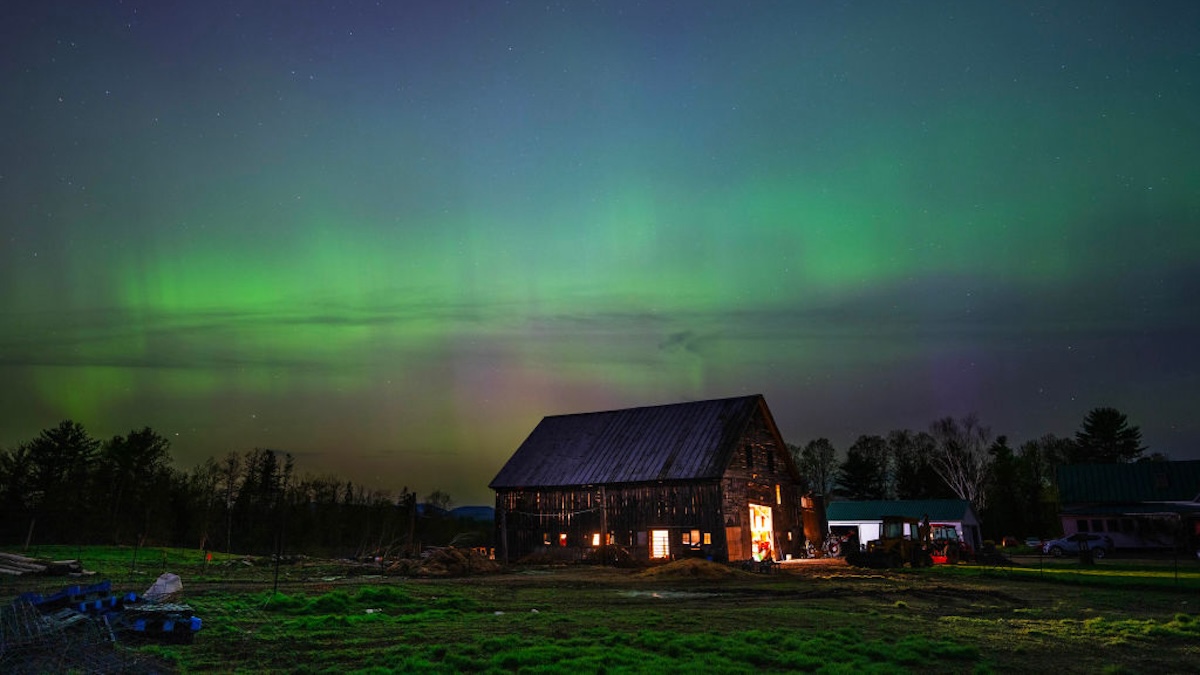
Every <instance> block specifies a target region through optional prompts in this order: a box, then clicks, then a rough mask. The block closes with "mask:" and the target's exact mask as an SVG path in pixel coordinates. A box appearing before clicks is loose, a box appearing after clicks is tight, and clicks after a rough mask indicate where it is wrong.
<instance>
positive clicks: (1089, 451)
mask: <svg viewBox="0 0 1200 675" xmlns="http://www.w3.org/2000/svg"><path fill="white" fill-rule="evenodd" d="M1075 446H1076V454H1075V457H1073V461H1074V462H1075V463H1077V464H1114V463H1117V462H1132V461H1134V460H1135V459H1137V458H1139V457H1141V456H1142V453H1143V452H1145V451H1146V448H1145V447H1143V446H1142V431H1141V429H1139V428H1138V427H1136V426H1132V427H1131V426H1129V420H1128V419H1126V417H1125V414H1124V413H1122V412H1121V411H1119V410H1117V409H1116V408H1092V410H1090V411H1089V412H1088V414H1087V417H1085V418H1084V420H1083V426H1082V427H1080V429H1079V431H1077V432H1076V433H1075Z"/></svg>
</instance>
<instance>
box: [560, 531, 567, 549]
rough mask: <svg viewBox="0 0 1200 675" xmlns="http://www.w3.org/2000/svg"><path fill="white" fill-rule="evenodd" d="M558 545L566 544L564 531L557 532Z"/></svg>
mask: <svg viewBox="0 0 1200 675" xmlns="http://www.w3.org/2000/svg"><path fill="white" fill-rule="evenodd" d="M558 545H559V546H566V545H567V533H566V532H559V533H558Z"/></svg>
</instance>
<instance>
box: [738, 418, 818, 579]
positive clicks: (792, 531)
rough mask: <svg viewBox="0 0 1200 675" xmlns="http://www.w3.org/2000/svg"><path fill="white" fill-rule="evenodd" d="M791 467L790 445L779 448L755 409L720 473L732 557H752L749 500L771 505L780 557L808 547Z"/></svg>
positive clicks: (797, 488)
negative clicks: (728, 460)
mask: <svg viewBox="0 0 1200 675" xmlns="http://www.w3.org/2000/svg"><path fill="white" fill-rule="evenodd" d="M793 471H794V466H793V464H792V459H791V456H790V455H789V454H788V450H787V447H780V445H779V444H778V443H777V441H776V436H775V434H774V433H773V431H772V429H771V427H770V426H769V425H768V424H767V422H766V419H765V418H764V417H763V415H762V413H761V412H758V413H756V414H755V415H754V417H753V418H752V420H751V422H750V426H749V427H748V428H747V429H746V433H745V434H743V435H742V438H741V440H740V442H739V445H738V447H737V448H736V449H735V450H734V453H733V457H732V458H731V459H730V462H729V465H728V467H727V468H726V469H725V474H724V475H723V476H722V477H721V487H722V490H721V491H722V495H723V506H722V513H723V516H724V521H725V526H724V529H725V533H726V540H727V548H728V554H729V559H730V560H745V559H747V558H749V557H751V554H752V549H751V545H750V544H751V538H750V537H751V535H750V522H749V519H750V505H751V504H759V505H762V506H770V507H771V525H772V529H773V530H774V532H773V534H774V539H775V552H776V553H775V555H776V557H777V558H778V559H781V560H782V559H785V558H786V556H787V555H789V554H790V555H792V556H793V557H799V554H800V551H801V550H802V548H803V546H804V524H803V520H802V517H801V510H800V497H801V495H800V486H799V484H798V483H797V482H796V479H795V477H794V476H795V474H794V473H793Z"/></svg>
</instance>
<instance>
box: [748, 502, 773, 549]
mask: <svg viewBox="0 0 1200 675" xmlns="http://www.w3.org/2000/svg"><path fill="white" fill-rule="evenodd" d="M750 546H751V551H753V553H752V555H753V556H754V559H755V560H756V561H758V562H762V561H763V560H767V559H771V560H774V559H775V536H774V534H773V532H772V529H771V507H769V506H759V505H758V504H751V505H750Z"/></svg>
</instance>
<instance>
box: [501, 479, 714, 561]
mask: <svg viewBox="0 0 1200 675" xmlns="http://www.w3.org/2000/svg"><path fill="white" fill-rule="evenodd" d="M601 505H603V509H602V508H601ZM602 521H603V522H604V523H605V525H604V526H603V527H605V529H607V532H608V534H609V540H610V541H611V542H612V543H613V544H614V545H616V546H620V547H622V548H625V549H627V550H629V552H630V553H631V554H632V555H633V556H634V557H635V558H639V559H647V558H649V557H650V531H652V530H667V531H668V532H669V533H670V535H669V536H670V540H669V546H670V558H672V559H674V558H679V557H687V556H692V555H694V556H706V557H712V558H713V559H714V560H726V559H728V557H727V555H726V552H725V546H724V538H725V537H724V525H723V521H722V518H721V496H720V486H719V484H718V483H717V482H716V481H706V482H700V481H696V482H677V483H654V484H645V483H641V484H633V485H608V486H604V487H603V489H602V488H601V487H599V486H588V487H586V488H570V487H567V488H538V489H530V490H499V491H497V493H496V542H497V547H498V548H499V550H498V554H499V555H501V556H503V555H504V554H505V553H506V552H507V559H508V560H509V561H516V560H519V559H521V558H523V557H525V556H528V555H532V554H535V553H544V554H549V555H556V556H561V557H564V558H569V559H576V560H579V559H586V558H588V557H590V556H591V555H593V554H594V547H593V541H594V539H593V535H594V534H596V533H599V532H602V529H601V528H602ZM693 531H696V532H698V533H699V537H698V539H699V540H698V541H693V540H692V539H693V537H692V536H691V535H692V532H693ZM705 533H708V535H709V541H710V543H709V544H704V543H703V542H704V534H705ZM564 534H565V535H566V537H565V539H563V538H562V535H564ZM685 534H686V535H687V536H686V539H687V540H688V541H687V542H686V543H685V541H684V540H685ZM601 541H602V542H604V541H605V538H603V537H602V538H601ZM506 546H507V548H505V547H506Z"/></svg>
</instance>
